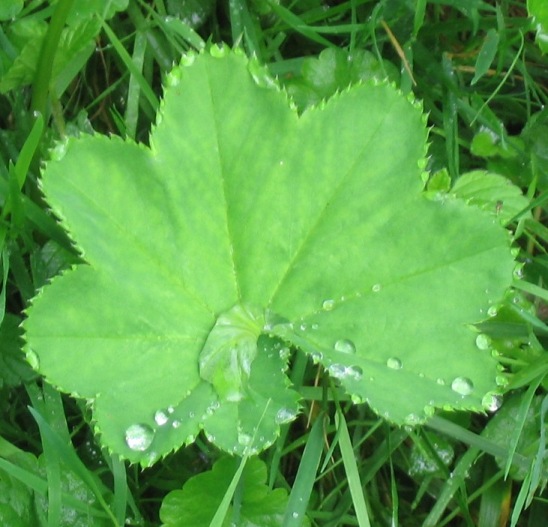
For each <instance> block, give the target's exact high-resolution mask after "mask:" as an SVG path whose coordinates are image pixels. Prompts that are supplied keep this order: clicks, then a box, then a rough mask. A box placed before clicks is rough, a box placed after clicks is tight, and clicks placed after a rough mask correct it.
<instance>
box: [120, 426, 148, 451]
mask: <svg viewBox="0 0 548 527" xmlns="http://www.w3.org/2000/svg"><path fill="white" fill-rule="evenodd" d="M153 439H154V430H152V428H150V426H148V425H143V424H136V425H131V426H129V427H128V428H127V429H126V445H127V446H128V447H129V448H130V449H131V450H135V451H136V452H144V451H145V450H146V449H147V448H148V447H149V446H150V445H151V444H152V440H153Z"/></svg>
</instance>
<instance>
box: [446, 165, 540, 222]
mask: <svg viewBox="0 0 548 527" xmlns="http://www.w3.org/2000/svg"><path fill="white" fill-rule="evenodd" d="M451 192H452V193H453V194H454V195H455V196H457V197H459V198H461V199H463V200H466V201H467V202H468V203H470V204H471V205H476V206H478V207H480V208H482V209H483V210H485V211H488V212H491V213H493V214H495V215H496V216H498V218H499V219H500V220H501V222H502V223H505V222H507V221H509V220H510V219H511V218H513V217H514V216H515V215H516V214H518V213H519V212H520V211H522V210H523V209H525V208H526V207H527V205H528V204H529V200H528V199H527V198H526V197H525V196H524V195H523V194H522V192H521V190H520V189H519V187H516V186H515V185H514V184H513V183H512V182H511V181H509V180H508V179H506V178H505V177H503V176H500V175H498V174H492V173H490V172H486V171H485V170H473V171H472V172H467V173H466V174H463V175H462V176H461V177H460V178H459V179H458V180H457V181H456V182H455V184H454V185H453V188H452V189H451Z"/></svg>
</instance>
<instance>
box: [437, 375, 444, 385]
mask: <svg viewBox="0 0 548 527" xmlns="http://www.w3.org/2000/svg"><path fill="white" fill-rule="evenodd" d="M436 382H437V383H438V384H439V385H440V386H445V381H444V380H443V379H442V378H441V377H440V378H438V379H436Z"/></svg>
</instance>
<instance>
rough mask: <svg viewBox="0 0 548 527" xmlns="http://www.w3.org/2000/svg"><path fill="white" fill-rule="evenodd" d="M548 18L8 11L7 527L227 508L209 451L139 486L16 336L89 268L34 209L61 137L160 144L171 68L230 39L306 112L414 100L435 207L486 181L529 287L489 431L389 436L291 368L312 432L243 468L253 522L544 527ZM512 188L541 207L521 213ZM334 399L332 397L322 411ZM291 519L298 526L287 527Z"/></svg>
mask: <svg viewBox="0 0 548 527" xmlns="http://www.w3.org/2000/svg"><path fill="white" fill-rule="evenodd" d="M528 7H529V9H530V10H531V11H532V12H533V14H535V13H536V15H537V18H536V19H534V20H533V19H532V18H531V17H530V14H529V12H528ZM547 19H548V15H547V14H546V7H544V6H543V2H542V1H540V2H535V1H530V2H529V6H527V5H526V3H525V1H521V0H517V1H510V0H501V1H482V0H380V1H377V0H350V1H341V0H338V1H337V0H332V1H320V0H298V1H293V2H291V1H281V0H278V1H274V0H229V1H225V0H219V1H215V0H203V1H200V0H187V1H185V0H156V1H152V0H149V1H145V0H112V1H106V0H93V1H89V2H85V3H84V2H78V1H71V0H57V1H46V0H30V1H25V2H24V1H23V0H8V1H5V0H4V1H3V2H2V5H1V6H0V21H1V22H0V203H1V205H2V209H1V222H0V250H1V254H0V269H1V275H0V276H1V279H2V289H1V293H0V320H1V321H2V323H1V326H0V407H1V411H2V417H1V419H0V524H2V525H5V526H34V525H49V526H52V527H53V526H61V525H67V526H68V525H71V526H73V525H82V526H84V525H85V526H87V525H89V526H95V525H101V526H102V525H123V524H126V525H147V526H148V525H150V526H153V525H160V524H162V523H163V524H165V525H207V524H208V522H209V519H211V518H213V515H214V514H215V511H217V509H218V507H219V505H221V508H220V509H219V510H220V511H222V506H223V504H222V503H221V500H222V498H223V496H228V497H231V496H232V494H231V493H230V492H228V493H227V491H226V489H227V488H228V484H229V483H230V481H232V475H233V474H234V473H235V471H236V465H231V464H230V463H229V462H228V461H226V460H225V459H221V460H220V463H219V464H218V465H215V467H216V471H217V472H216V473H215V474H216V477H211V476H208V474H209V473H208V472H207V471H209V470H210V469H211V468H212V466H213V465H214V463H215V462H216V461H217V460H219V458H221V457H222V456H221V455H220V453H219V452H217V451H215V450H214V449H213V448H212V447H211V445H209V444H208V443H207V441H206V440H205V438H198V440H197V442H196V443H195V444H194V445H192V446H189V447H187V448H185V449H182V450H181V451H179V452H177V453H175V454H173V455H172V456H170V457H169V458H167V459H166V460H164V461H163V462H161V463H158V464H157V465H155V466H154V467H152V468H149V469H147V470H145V471H141V470H140V468H139V467H137V466H128V465H126V464H124V463H123V462H121V461H120V460H119V459H118V458H116V457H115V456H112V455H110V454H109V453H108V452H105V451H102V450H101V447H100V445H99V443H98V442H97V439H96V438H95V437H94V434H93V424H92V423H90V415H89V412H88V411H87V408H86V405H85V403H84V402H82V401H79V400H75V399H71V398H69V397H65V396H62V395H60V394H59V393H58V392H57V391H56V390H55V389H53V388H52V387H50V386H48V385H47V384H45V383H43V382H41V380H40V379H39V378H37V377H36V375H35V374H34V373H33V370H32V369H31V368H30V367H29V366H28V364H27V363H26V362H25V361H24V360H23V354H22V352H21V346H22V336H21V334H20V330H19V324H20V322H21V320H22V317H24V310H25V308H26V307H27V306H28V304H29V301H30V300H31V299H32V297H33V296H34V294H35V292H36V291H37V290H38V289H39V288H40V287H41V286H43V285H44V284H45V283H46V282H47V281H48V279H49V278H50V277H52V276H54V275H55V274H57V273H58V272H59V271H61V270H62V269H64V268H66V267H68V266H70V265H72V264H74V263H76V262H78V260H79V257H78V254H76V252H75V251H74V249H73V247H72V245H71V243H70V241H69V240H68V239H67V237H66V234H65V233H64V232H63V231H62V230H61V229H60V228H59V226H58V225H57V224H56V222H55V220H54V218H53V217H52V216H51V215H50V213H49V212H48V210H47V208H46V207H45V205H44V203H43V201H42V198H41V195H40V190H39V176H40V166H41V164H42V163H43V162H44V161H45V160H47V159H48V157H49V155H50V154H49V150H51V149H54V148H55V144H56V143H55V141H56V139H59V138H61V137H63V136H65V135H78V134H83V133H92V132H93V131H94V130H95V131H99V132H102V133H111V134H118V135H121V136H123V137H129V138H134V139H136V140H138V141H141V142H144V143H146V142H147V141H148V133H149V130H150V127H151V123H152V122H153V120H154V116H155V111H156V109H157V106H158V98H159V97H160V95H161V86H162V82H163V79H164V78H165V75H166V73H167V72H168V71H169V70H170V69H171V67H172V65H173V64H174V63H177V62H178V61H179V60H180V57H181V55H182V54H184V53H185V51H187V50H189V49H198V50H199V49H202V48H204V47H206V46H208V45H209V44H210V43H215V42H220V41H224V42H227V43H229V44H230V45H237V46H241V47H242V48H243V49H244V50H245V51H246V53H248V54H250V55H252V54H253V55H256V56H257V57H258V59H259V60H260V61H261V62H262V63H264V64H266V65H267V66H268V68H269V69H270V71H271V73H272V74H273V75H276V76H277V77H278V78H279V80H280V82H281V83H282V84H283V85H285V86H286V87H287V90H288V91H289V93H290V94H292V96H293V97H294V100H295V102H296V104H297V106H298V107H299V108H300V109H301V110H302V109H304V108H306V107H308V106H310V105H313V104H316V103H318V102H319V101H321V100H322V99H324V98H326V97H329V96H330V95H331V94H333V93H334V92H335V91H337V90H338V89H343V88H344V87H346V86H347V85H348V84H350V83H352V82H358V81H359V80H360V79H365V78H370V77H372V76H376V77H378V78H385V77H388V78H389V79H390V80H391V81H392V82H394V83H395V84H396V85H397V86H398V87H399V88H400V89H401V90H402V91H403V92H404V93H409V92H413V93H414V94H415V96H416V97H417V98H418V99H420V100H422V101H423V102H424V107H425V110H426V111H427V112H428V115H429V124H430V126H431V133H430V140H431V144H430V150H429V166H428V167H427V168H428V170H429V172H430V174H431V178H430V181H429V183H428V190H429V191H432V192H438V191H445V190H447V189H449V188H450V186H451V185H452V184H455V183H456V182H457V181H458V179H459V176H460V175H461V174H463V173H466V172H469V171H472V170H482V171H486V173H485V176H486V177H485V178H484V179H479V180H477V181H476V182H475V184H474V186H472V187H471V188H470V187H468V188H467V189H466V190H465V191H463V190H461V195H463V196H465V197H467V198H468V199H470V200H472V201H474V202H476V203H478V204H479V205H481V206H485V207H491V208H494V209H495V211H496V212H498V213H500V215H501V219H502V221H503V222H504V223H505V224H506V225H507V227H508V229H509V230H510V231H511V232H512V233H513V235H514V239H515V240H516V247H517V248H518V250H519V253H518V254H517V257H518V259H519V260H520V261H521V262H522V263H523V269H522V271H520V272H519V274H520V275H521V276H522V277H524V278H525V279H526V280H524V281H522V282H520V283H521V286H519V287H518V286H516V289H514V290H512V291H510V293H509V294H508V297H507V298H506V300H505V302H504V304H503V305H501V306H500V307H499V309H498V310H497V312H496V313H495V314H494V316H493V317H491V319H490V320H489V323H486V324H485V327H484V328H482V329H483V330H484V333H485V334H486V335H489V337H490V338H491V340H492V343H493V345H494V347H495V349H496V353H497V354H498V356H499V360H500V362H501V364H502V365H504V367H505V372H506V374H505V376H504V377H502V376H501V389H503V391H504V396H503V398H502V399H501V401H495V402H494V403H493V408H492V409H493V413H491V414H490V415H467V414H443V413H440V414H436V416H434V417H433V418H432V420H431V421H430V422H429V423H428V424H427V425H426V426H424V427H418V428H414V429H407V428H406V429H399V428H393V427H391V426H390V425H389V424H387V423H385V422H384V421H383V420H382V419H380V418H378V417H377V416H375V415H374V414H372V413H371V412H370V410H369V409H368V408H367V407H366V406H364V405H359V406H353V405H352V404H351V401H345V400H340V401H336V400H333V393H332V392H331V391H330V389H329V383H328V381H327V380H326V377H325V376H324V375H323V374H322V372H321V371H319V370H318V369H317V368H316V367H314V366H313V365H312V364H308V363H304V362H303V361H300V362H299V361H296V362H295V363H294V372H293V378H294V379H303V381H299V385H298V386H297V387H298V388H299V390H300V391H301V393H302V395H303V398H304V399H303V404H304V411H303V415H302V416H301V417H300V418H299V420H297V421H296V422H294V423H293V424H292V425H291V426H286V427H285V428H284V429H283V432H282V435H281V437H280V439H279V441H278V442H277V443H276V445H274V446H273V447H272V448H271V449H269V450H268V451H266V452H265V453H264V454H263V455H262V456H261V458H262V459H263V460H264V461H265V464H264V465H263V464H261V463H260V462H258V460H257V462H255V461H254V462H253V464H252V466H251V465H249V466H248V467H246V470H247V472H246V478H247V480H246V481H247V482H248V483H247V485H248V487H247V488H248V489H249V488H252V489H255V492H256V494H255V496H256V497H257V496H258V495H260V496H259V497H258V498H257V500H256V503H258V504H259V505H258V507H262V508H263V509H264V510H266V509H268V507H267V506H266V505H265V503H270V504H273V503H274V504H278V506H279V507H278V509H276V507H274V509H273V511H271V512H268V511H267V512H268V514H267V513H265V514H266V515H265V516H263V517H262V519H261V517H260V516H258V515H257V514H255V515H253V514H251V515H247V516H246V515H243V516H246V518H247V519H243V516H242V519H241V521H240V523H239V524H240V525H258V526H260V525H264V526H266V525H273V526H274V525H299V524H301V521H305V522H306V521H308V522H309V523H310V525H317V526H336V525H369V524H371V525H379V526H381V525H387V526H388V525H402V526H405V527H407V526H415V525H417V526H419V525H422V526H442V525H459V526H460V525H466V526H472V525H478V526H481V527H491V526H503V525H523V526H525V525H527V526H542V525H544V524H545V521H546V520H545V519H546V517H548V503H547V500H546V494H545V492H544V490H545V485H546V480H547V467H546V414H547V412H548V397H547V396H546V388H547V386H548V383H547V380H546V379H547V377H546V374H547V372H548V359H547V355H546V351H545V346H546V343H547V335H548V326H547V325H546V322H545V321H546V318H547V317H548V314H547V308H546V304H545V301H546V300H547V299H548V293H547V291H546V289H545V281H546V276H547V273H548V259H547V256H546V244H547V242H548V229H547V227H546V226H545V216H546V211H545V208H546V196H547V190H548V111H547V110H545V105H546V102H547V100H548V85H547V79H548V61H547V59H546V55H543V49H542V48H543V47H544V48H546V38H547V37H546V32H544V33H543V31H545V30H543V24H544V28H546V24H547V23H548V21H547ZM537 32H538V33H539V38H538V40H536V39H535V37H536V34H537ZM544 51H546V49H544ZM395 148H397V145H395ZM489 174H498V175H500V176H503V178H504V179H502V178H496V177H495V178H493V177H491V176H489ZM507 182H511V183H512V184H514V185H516V186H517V187H519V188H521V189H522V190H523V193H524V195H525V197H526V201H525V205H524V206H523V207H521V206H520V207H518V210H517V212H516V211H515V207H516V206H515V205H514V208H512V203H513V201H512V200H515V199H518V198H516V197H515V196H516V194H515V192H513V187H510V186H509V185H508V184H507ZM509 189H512V190H509ZM520 199H521V198H520ZM518 203H519V204H522V201H519V200H518ZM519 209H522V210H519ZM508 210H510V211H512V212H510V213H509V212H507V211H508ZM395 338H397V335H396V336H395ZM298 370H299V371H298ZM504 379H509V382H507V381H505V380H504ZM322 383H323V384H324V386H325V390H324V395H323V396H322V397H321V398H319V399H317V398H316V399H315V398H313V397H312V396H310V394H311V393H312V392H311V391H310V387H311V386H314V385H320V386H321V385H322ZM314 393H316V392H314ZM501 403H502V404H501ZM499 407H500V408H499ZM342 416H344V422H345V424H344V425H343V426H340V423H341V418H342ZM336 425H337V426H336ZM198 474H203V476H201V478H196V479H192V480H191V478H193V477H194V476H196V475H198ZM204 476H205V477H206V478H207V477H209V480H208V479H204ZM188 481H191V485H189V486H185V490H186V492H187V493H186V494H184V495H183V494H181V493H180V492H179V493H178V494H177V493H172V492H171V491H178V490H179V489H181V488H182V487H183V485H184V484H185V483H186V482H188ZM234 481H236V480H234ZM192 482H194V483H192ZM215 482H220V483H219V489H218V492H217V494H218V499H217V498H216V499H213V500H211V499H210V497H211V495H217V494H215V492H213V491H212V489H213V488H214V487H215ZM225 482H226V483H225ZM360 486H363V489H364V493H363V494H362V492H361V490H360ZM204 488H205V489H206V491H204ZM239 488H240V494H239V491H238V489H237V488H236V491H235V494H234V501H233V507H232V508H233V509H238V507H239V506H241V507H240V508H241V510H244V508H245V507H244V508H242V507H243V505H242V504H247V505H246V506H248V505H249V503H251V502H253V500H251V498H249V493H248V494H246V493H245V492H244V490H242V485H240V487H239ZM272 489H277V490H276V491H273V492H272V493H270V491H271V490H272ZM232 491H234V489H232ZM246 492H247V491H246ZM166 496H167V498H166ZM242 496H243V497H242ZM360 496H365V501H363V498H361V499H360ZM263 499H264V501H261V500H263ZM208 500H209V501H208ZM287 500H289V502H290V503H291V504H292V506H293V509H292V510H297V509H296V508H295V507H301V509H299V510H301V511H302V513H303V514H297V516H295V517H293V518H285V519H282V518H283V514H281V515H280V513H279V510H283V509H284V508H286V507H287ZM238 503H239V505H238ZM253 503H255V502H253ZM298 504H301V505H298ZM185 507H186V509H185ZM193 507H194V508H195V509H196V511H195V512H189V513H188V514H190V516H188V517H185V518H183V516H182V512H181V511H182V510H183V509H185V510H187V511H188V510H190V509H192V508H193ZM160 510H161V512H160ZM204 510H205V511H206V512H207V511H211V514H210V516H206V517H207V518H209V519H208V520H205V519H204V517H203V516H202V517H200V516H199V514H200V513H201V512H203V511H204ZM305 512H306V516H307V518H308V519H306V520H303V518H304V513H305ZM185 514H186V513H185ZM192 514H194V516H192ZM208 514H209V513H208ZM246 514H247V513H246ZM160 516H161V517H160ZM249 517H251V518H252V519H253V518H254V519H253V520H249ZM200 518H201V519H200ZM219 518H220V519H219ZM222 518H223V514H222V513H221V512H219V514H218V515H217V516H216V517H215V519H214V520H213V522H214V523H213V524H214V525H224V524H223V523H222ZM232 518H233V517H232ZM253 521H254V522H255V523H253ZM178 522H179V523H178ZM192 522H194V523H192ZM204 522H205V523H204ZM215 522H217V523H215ZM245 522H248V523H245ZM269 522H270V523H269ZM228 524H230V522H229V523H228Z"/></svg>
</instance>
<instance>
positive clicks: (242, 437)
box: [238, 432, 253, 446]
mask: <svg viewBox="0 0 548 527" xmlns="http://www.w3.org/2000/svg"><path fill="white" fill-rule="evenodd" d="M251 441H253V438H252V437H251V436H250V435H249V434H246V433H245V432H238V443H240V445H242V446H249V445H250V444H251Z"/></svg>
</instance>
